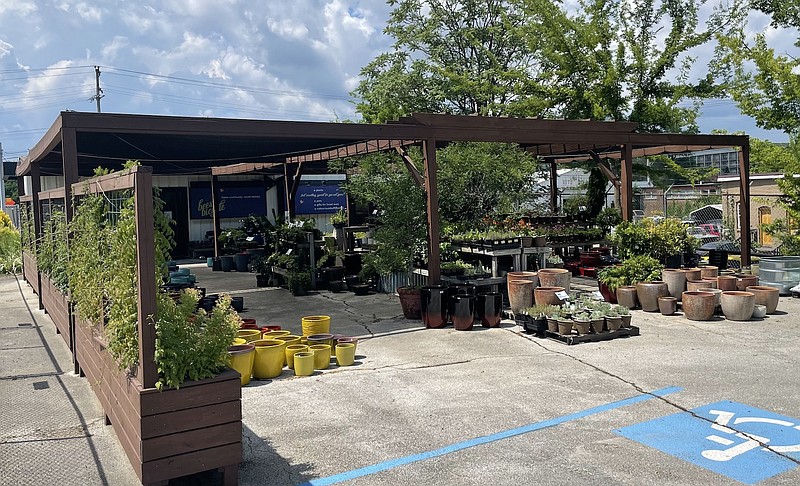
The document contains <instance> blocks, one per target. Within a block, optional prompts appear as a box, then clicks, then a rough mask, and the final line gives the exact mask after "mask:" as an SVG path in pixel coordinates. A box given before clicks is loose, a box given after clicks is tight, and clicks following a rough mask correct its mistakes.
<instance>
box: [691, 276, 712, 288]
mask: <svg viewBox="0 0 800 486" xmlns="http://www.w3.org/2000/svg"><path fill="white" fill-rule="evenodd" d="M700 280H701V281H703V282H706V283H708V284H709V285H708V287H710V288H712V289H716V288H717V277H714V278H701V279H700ZM695 282H697V280H695Z"/></svg>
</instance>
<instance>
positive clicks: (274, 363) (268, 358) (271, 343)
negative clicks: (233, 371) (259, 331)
mask: <svg viewBox="0 0 800 486" xmlns="http://www.w3.org/2000/svg"><path fill="white" fill-rule="evenodd" d="M250 344H252V345H253V346H255V348H256V359H255V362H254V363H253V378H255V379H257V380H263V379H267V378H275V377H277V376H280V375H281V370H282V369H283V361H284V360H285V359H286V356H285V355H284V353H285V350H286V343H284V342H283V341H278V340H277V339H259V340H257V341H253V342H251V343H250Z"/></svg>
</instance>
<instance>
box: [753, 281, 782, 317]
mask: <svg viewBox="0 0 800 486" xmlns="http://www.w3.org/2000/svg"><path fill="white" fill-rule="evenodd" d="M745 290H746V291H747V292H752V293H753V294H755V296H756V305H763V306H766V308H767V314H773V313H775V309H777V308H778V296H779V294H780V290H778V288H777V287H769V286H767V285H751V286H749V287H747V288H746V289H745Z"/></svg>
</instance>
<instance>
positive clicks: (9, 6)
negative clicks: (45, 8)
mask: <svg viewBox="0 0 800 486" xmlns="http://www.w3.org/2000/svg"><path fill="white" fill-rule="evenodd" d="M37 10H38V7H37V6H36V2H35V1H34V0H2V1H0V16H2V15H4V14H15V15H19V16H26V15H30V14H32V13H33V12H36V11H37Z"/></svg>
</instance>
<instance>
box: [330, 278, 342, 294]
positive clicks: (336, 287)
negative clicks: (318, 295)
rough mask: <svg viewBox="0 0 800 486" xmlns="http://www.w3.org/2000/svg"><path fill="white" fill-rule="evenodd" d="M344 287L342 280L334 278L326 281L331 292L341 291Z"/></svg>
mask: <svg viewBox="0 0 800 486" xmlns="http://www.w3.org/2000/svg"><path fill="white" fill-rule="evenodd" d="M343 288H344V282H342V281H341V280H336V281H333V282H328V290H330V291H331V292H341V291H342V289H343Z"/></svg>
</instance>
